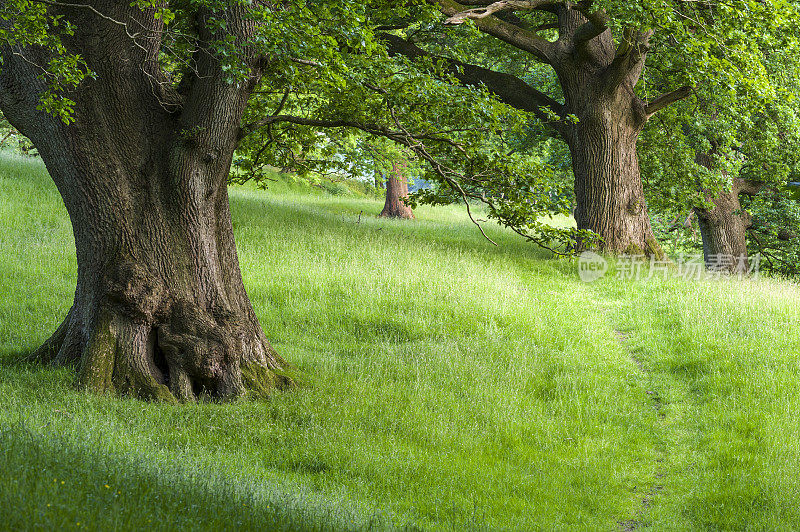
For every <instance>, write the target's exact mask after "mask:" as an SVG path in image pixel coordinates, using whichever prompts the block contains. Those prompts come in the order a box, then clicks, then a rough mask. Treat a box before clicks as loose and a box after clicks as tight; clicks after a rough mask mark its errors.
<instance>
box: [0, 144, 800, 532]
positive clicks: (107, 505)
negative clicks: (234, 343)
mask: <svg viewBox="0 0 800 532" xmlns="http://www.w3.org/2000/svg"><path fill="white" fill-rule="evenodd" d="M231 196H232V210H233V216H234V224H235V230H236V236H237V244H238V247H239V251H240V258H241V266H242V270H243V273H244V277H245V284H246V286H247V288H248V292H249V294H250V296H251V298H252V300H253V303H254V306H255V308H256V311H257V313H258V314H259V318H260V319H261V323H262V325H263V327H264V329H265V331H266V332H267V336H268V337H269V338H270V339H271V340H272V341H273V343H274V345H275V346H276V348H277V349H278V350H279V352H280V353H281V354H282V355H283V356H284V357H285V358H286V359H287V360H289V361H291V362H292V363H294V364H295V365H297V366H298V367H299V368H300V370H301V371H302V372H303V373H304V375H305V377H306V379H307V380H308V381H309V384H308V386H306V387H303V388H301V389H298V390H294V391H291V392H287V393H282V394H279V395H276V396H274V397H273V398H272V399H270V400H269V401H263V402H239V403H235V404H227V405H218V404H198V405H180V406H169V405H162V404H148V403H141V402H137V401H133V400H126V399H115V398H110V397H95V396H90V395H86V394H83V393H78V392H75V391H74V390H73V389H72V388H71V382H72V376H71V375H70V374H69V373H68V372H66V371H64V370H55V369H49V368H41V367H26V366H21V365H19V364H15V363H14V360H16V359H17V358H18V357H19V355H20V354H24V353H27V352H29V351H30V350H32V349H34V348H35V347H36V346H37V345H38V344H39V343H40V342H42V341H43V340H44V339H46V338H47V336H48V335H49V334H50V333H51V332H52V330H53V329H54V328H55V327H56V326H57V325H58V323H59V322H60V320H61V319H62V318H63V315H64V314H65V313H66V311H67V309H68V308H69V305H70V303H71V296H72V292H73V290H74V282H75V281H74V278H75V258H74V245H73V242H72V237H71V228H70V224H69V220H68V218H67V216H66V213H65V212H64V209H63V206H62V204H61V201H60V198H59V196H58V193H57V192H56V190H55V188H54V187H53V185H52V183H51V182H50V181H49V178H48V177H47V175H46V173H45V170H44V168H43V166H42V165H41V163H39V162H37V161H35V160H29V159H18V158H14V157H13V156H3V157H2V158H0V272H2V275H1V276H0V517H2V524H0V528H9V529H17V528H33V527H41V528H44V529H61V528H69V527H78V528H84V527H85V528H89V529H93V530H130V529H139V528H155V529H162V530H173V529H198V530H209V529H223V530H240V529H250V530H265V529H287V530H299V529H334V530H345V529H355V530H363V529H396V528H399V529H402V528H407V529H415V528H420V529H424V530H464V529H510V530H531V529H560V530H563V529H580V530H620V529H622V528H623V527H624V526H628V527H630V526H633V524H636V525H639V526H641V527H642V528H645V527H648V526H649V527H652V528H653V529H655V530H706V529H720V530H734V529H735V530H739V529H752V530H790V529H796V528H797V523H800V493H798V491H800V480H798V479H800V448H798V447H800V422H799V421H798V414H797V413H798V407H799V406H800V405H798V403H800V399H798V393H797V389H798V384H800V377H798V368H800V364H798V362H800V361H799V360H798V358H800V335H798V333H797V324H798V323H800V320H799V319H798V318H800V316H798V312H799V311H798V309H799V308H800V295H798V290H797V287H796V286H795V285H793V284H791V283H789V282H784V281H775V280H761V281H693V282H692V281H683V280H677V279H670V280H663V279H651V280H649V281H641V282H636V283H631V282H627V281H623V280H618V279H616V278H614V277H613V276H609V277H607V278H606V279H603V280H601V281H598V282H596V283H593V284H590V285H587V284H583V283H581V282H580V281H579V280H578V277H577V273H576V271H575V266H574V264H571V263H570V262H568V261H559V260H553V259H550V258H548V257H547V256H546V255H545V254H544V253H543V252H540V251H538V250H537V249H535V248H533V247H532V246H529V245H526V244H524V243H521V242H520V241H519V239H518V238H514V237H513V236H512V235H509V234H508V233H506V232H504V231H502V230H500V229H498V228H495V227H488V228H487V231H488V232H489V234H490V236H491V237H492V238H493V239H495V240H497V241H498V242H499V243H500V244H501V246H500V247H499V248H495V247H493V246H491V245H490V244H489V243H488V242H486V241H485V240H483V239H482V237H480V234H479V233H477V231H476V230H475V229H474V227H472V226H471V224H470V223H469V221H468V220H467V219H466V218H465V216H464V213H463V212H462V210H461V209H459V208H457V207H453V208H437V209H431V208H420V209H418V210H417V216H418V220H417V221H416V222H410V223H409V222H393V221H386V220H379V219H377V218H376V217H375V215H376V214H377V213H378V212H379V211H380V209H381V207H382V205H381V204H380V202H377V201H375V200H370V199H366V198H357V197H342V196H337V197H333V196H330V195H325V194H320V193H313V194H312V193H308V192H307V191H305V190H303V188H302V187H298V186H279V187H275V188H274V189H273V190H272V191H271V192H269V191H268V192H263V191H258V190H253V189H252V188H245V187H235V188H232V189H231ZM637 360H638V361H639V362H638V363H637ZM78 523H80V525H78Z"/></svg>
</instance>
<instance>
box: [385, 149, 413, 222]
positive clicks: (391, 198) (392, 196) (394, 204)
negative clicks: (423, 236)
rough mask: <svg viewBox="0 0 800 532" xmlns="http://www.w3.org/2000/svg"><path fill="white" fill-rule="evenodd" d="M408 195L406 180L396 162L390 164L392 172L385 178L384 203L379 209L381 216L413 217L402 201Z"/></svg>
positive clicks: (409, 208) (410, 218) (407, 218)
mask: <svg viewBox="0 0 800 532" xmlns="http://www.w3.org/2000/svg"><path fill="white" fill-rule="evenodd" d="M407 196H408V180H407V179H406V177H405V176H404V175H403V172H402V169H401V167H400V165H399V164H398V163H393V164H392V173H391V174H390V175H389V178H388V179H387V180H386V203H384V205H383V211H381V214H380V215H381V217H382V218H402V219H405V220H413V219H414V211H413V210H412V209H411V207H409V206H408V205H406V204H405V203H404V202H403V198H405V197H407Z"/></svg>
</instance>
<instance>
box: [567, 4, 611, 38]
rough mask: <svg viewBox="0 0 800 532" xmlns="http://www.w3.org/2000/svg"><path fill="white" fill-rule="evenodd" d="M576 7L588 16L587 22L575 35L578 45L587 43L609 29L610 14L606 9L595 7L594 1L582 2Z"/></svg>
mask: <svg viewBox="0 0 800 532" xmlns="http://www.w3.org/2000/svg"><path fill="white" fill-rule="evenodd" d="M575 9H577V10H578V11H580V12H581V14H583V16H584V17H586V23H585V24H583V25H582V26H581V27H579V28H578V31H576V32H575V36H574V37H573V40H574V41H575V45H576V46H582V45H585V44H586V43H588V42H589V41H591V40H592V39H594V38H595V37H599V36H600V35H602V34H603V32H605V31H606V30H607V29H608V14H607V13H606V11H605V9H593V6H592V2H581V3H579V4H578V5H577V6H576V7H575Z"/></svg>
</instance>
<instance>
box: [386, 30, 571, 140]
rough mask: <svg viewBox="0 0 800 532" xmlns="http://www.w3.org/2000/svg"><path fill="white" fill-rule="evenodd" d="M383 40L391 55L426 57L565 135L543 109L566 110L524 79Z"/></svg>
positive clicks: (391, 38)
mask: <svg viewBox="0 0 800 532" xmlns="http://www.w3.org/2000/svg"><path fill="white" fill-rule="evenodd" d="M381 38H382V39H384V40H386V41H387V43H388V50H389V53H390V54H392V55H404V56H406V57H408V58H411V59H417V58H421V57H427V58H433V59H435V60H437V61H439V62H442V63H444V64H445V65H447V68H448V71H449V72H450V73H451V74H452V75H453V76H454V77H456V79H458V80H459V81H460V82H461V83H463V84H464V85H476V86H479V85H484V86H485V87H486V88H487V89H489V90H490V91H491V92H493V93H494V94H496V95H497V96H498V97H499V98H500V99H501V100H502V101H503V102H504V103H506V104H508V105H510V106H511V107H514V108H516V109H519V110H521V111H527V112H529V113H533V114H535V115H536V116H537V118H539V119H540V120H542V121H544V122H545V123H548V124H549V125H550V126H552V128H553V129H555V130H556V131H557V132H558V133H559V134H562V135H564V134H566V132H565V131H564V129H565V128H564V127H563V126H562V124H561V123H559V122H552V118H551V116H549V115H548V113H546V112H545V111H543V110H542V108H543V107H544V108H547V109H549V110H551V111H552V112H553V113H555V114H557V115H558V116H562V117H563V115H564V106H563V105H562V104H560V103H559V102H557V101H556V100H554V99H552V98H550V97H549V96H547V95H546V94H544V93H542V92H540V91H538V90H536V89H534V88H533V87H531V86H530V85H528V84H527V83H525V82H524V81H522V80H521V79H519V78H517V77H515V76H512V75H510V74H505V73H502V72H495V71H494V70H490V69H488V68H483V67H479V66H476V65H470V64H468V63H462V62H461V61H456V60H454V59H449V58H444V57H440V56H436V55H433V54H430V53H428V52H426V51H425V50H422V49H421V48H419V47H418V46H417V45H415V44H414V43H412V42H409V41H406V40H405V39H403V38H401V37H398V36H397V35H391V34H383V35H381Z"/></svg>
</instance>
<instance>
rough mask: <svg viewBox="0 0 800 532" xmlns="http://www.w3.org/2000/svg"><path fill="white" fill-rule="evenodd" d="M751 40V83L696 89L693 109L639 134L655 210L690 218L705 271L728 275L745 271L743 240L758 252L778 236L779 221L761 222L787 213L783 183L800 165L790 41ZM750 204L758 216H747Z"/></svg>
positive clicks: (770, 36) (772, 35)
mask: <svg viewBox="0 0 800 532" xmlns="http://www.w3.org/2000/svg"><path fill="white" fill-rule="evenodd" d="M751 41H752V43H753V46H754V47H755V48H756V50H758V53H757V54H756V53H755V52H753V53H752V54H751V55H752V56H753V57H758V59H759V60H758V62H753V63H751V64H750V66H751V68H752V71H751V72H750V73H749V74H748V75H747V76H730V78H729V80H728V82H727V83H726V84H725V85H723V86H719V85H710V84H699V85H698V87H697V91H696V96H697V102H698V104H697V106H695V107H692V108H683V109H680V108H674V109H671V110H669V111H668V112H666V113H664V114H663V115H662V116H661V117H660V119H659V120H658V121H655V122H654V123H653V124H651V126H650V127H649V128H648V129H647V130H646V131H645V134H644V139H643V140H644V142H643V149H642V156H643V157H642V159H643V167H644V174H645V175H646V176H647V180H646V188H647V194H648V197H649V198H650V201H651V205H653V206H654V208H655V209H656V210H660V211H664V212H672V213H676V215H677V214H680V213H683V216H684V217H685V213H686V212H687V211H690V210H691V211H693V212H694V214H695V215H696V218H697V221H698V224H699V227H700V232H701V235H702V243H703V252H704V255H705V259H706V264H707V266H708V267H709V268H711V269H715V270H724V271H730V272H734V273H735V272H741V271H748V270H749V268H750V264H749V263H748V260H747V256H748V254H749V253H748V240H749V241H750V243H755V244H756V249H761V248H762V245H761V243H763V242H764V241H765V238H766V239H767V240H770V238H769V235H768V234H767V233H773V232H774V233H775V235H774V236H776V237H777V235H778V233H779V232H780V231H776V230H775V228H774V227H773V228H771V229H767V227H766V225H769V224H765V220H766V218H771V219H774V218H775V216H767V217H766V218H765V216H764V214H765V211H764V208H765V206H766V205H767V204H769V203H771V204H773V205H778V204H780V205H784V206H786V205H788V203H787V201H788V197H787V194H788V191H787V188H786V184H787V180H789V179H790V175H791V174H793V173H795V172H796V171H797V168H798V164H800V158H799V157H800V149H799V148H800V115H798V112H797V109H796V107H797V106H796V94H797V90H798V88H799V87H800V84H798V79H800V68H798V63H797V59H796V58H797V56H798V41H797V38H796V35H793V34H792V33H790V32H782V31H778V28H773V31H770V32H765V33H763V34H762V35H760V36H757V37H753V38H751ZM657 75H663V73H661V72H659V73H657ZM758 198H761V199H758ZM765 200H766V201H765ZM754 202H755V204H757V205H759V206H760V211H761V214H760V215H758V216H752V215H751V213H750V212H748V208H747V207H748V206H749V205H752V204H754ZM783 212H784V214H785V215H786V216H787V218H786V219H787V221H788V220H790V219H791V218H792V216H791V215H790V214H789V212H790V210H785V209H784V210H783ZM773 214H774V213H773ZM765 231H766V232H765ZM758 234H761V235H762V237H763V238H760V239H759V237H758V236H757V235H758ZM781 234H783V235H784V236H786V235H787V234H788V233H785V232H784V233H781ZM777 241H778V240H772V242H773V243H775V242H777ZM782 242H788V241H787V240H784V241H782ZM765 251H766V250H765Z"/></svg>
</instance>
